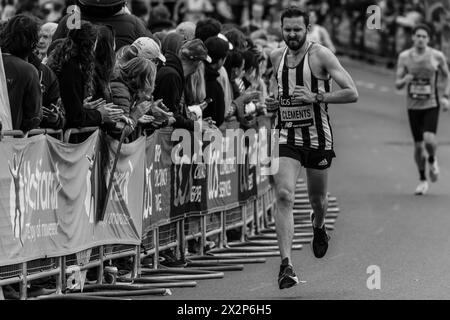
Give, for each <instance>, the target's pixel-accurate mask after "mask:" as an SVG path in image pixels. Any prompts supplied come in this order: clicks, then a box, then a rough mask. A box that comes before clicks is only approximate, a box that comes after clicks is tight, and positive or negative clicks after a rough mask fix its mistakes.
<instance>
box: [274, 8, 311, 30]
mask: <svg viewBox="0 0 450 320" xmlns="http://www.w3.org/2000/svg"><path fill="white" fill-rule="evenodd" d="M297 17H303V20H304V21H305V25H307V26H308V25H309V11H308V10H307V9H303V8H300V7H296V6H291V7H288V8H287V9H285V10H284V11H283V13H282V14H281V25H283V20H284V18H297Z"/></svg>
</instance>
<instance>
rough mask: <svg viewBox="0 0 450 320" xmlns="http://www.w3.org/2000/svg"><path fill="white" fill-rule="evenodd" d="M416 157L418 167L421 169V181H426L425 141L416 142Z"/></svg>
mask: <svg viewBox="0 0 450 320" xmlns="http://www.w3.org/2000/svg"><path fill="white" fill-rule="evenodd" d="M414 159H415V160H416V164H417V169H418V170H419V176H420V181H426V180H427V178H426V176H425V167H426V156H425V150H424V143H423V141H421V142H415V143H414Z"/></svg>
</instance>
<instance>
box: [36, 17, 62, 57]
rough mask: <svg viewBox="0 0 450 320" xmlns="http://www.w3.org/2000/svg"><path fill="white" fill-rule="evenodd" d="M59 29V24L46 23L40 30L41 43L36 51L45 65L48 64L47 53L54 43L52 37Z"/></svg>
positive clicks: (39, 42)
mask: <svg viewBox="0 0 450 320" xmlns="http://www.w3.org/2000/svg"><path fill="white" fill-rule="evenodd" d="M57 27H58V24H56V23H54V22H47V23H44V24H43V25H42V26H41V27H40V29H39V41H38V43H37V47H36V51H37V56H38V58H39V59H40V60H41V61H42V63H43V64H46V63H47V51H48V48H49V46H50V44H51V43H52V37H53V34H54V33H55V31H56V28H57Z"/></svg>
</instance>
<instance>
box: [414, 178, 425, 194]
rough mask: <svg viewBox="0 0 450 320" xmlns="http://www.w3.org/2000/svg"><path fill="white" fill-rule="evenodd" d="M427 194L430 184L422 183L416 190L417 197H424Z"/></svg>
mask: <svg viewBox="0 0 450 320" xmlns="http://www.w3.org/2000/svg"><path fill="white" fill-rule="evenodd" d="M427 192H428V182H427V181H420V183H419V185H418V186H417V188H416V192H415V195H417V196H423V195H424V194H426V193H427Z"/></svg>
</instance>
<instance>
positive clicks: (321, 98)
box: [316, 93, 325, 103]
mask: <svg viewBox="0 0 450 320" xmlns="http://www.w3.org/2000/svg"><path fill="white" fill-rule="evenodd" d="M324 99H325V97H324V96H323V94H321V93H318V94H316V103H322V102H323V100H324Z"/></svg>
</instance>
